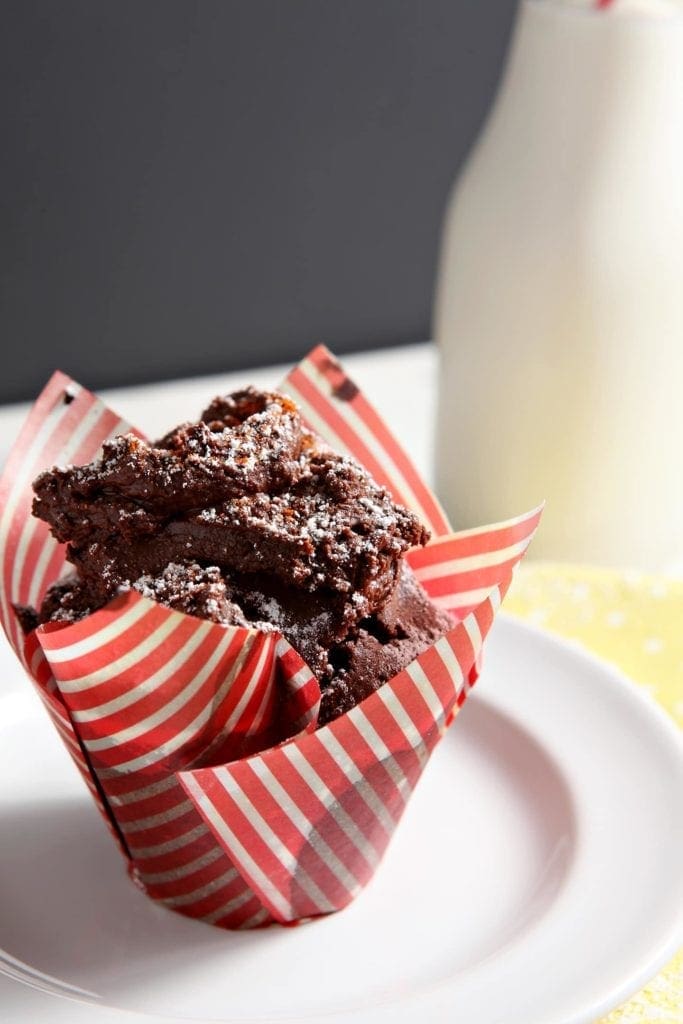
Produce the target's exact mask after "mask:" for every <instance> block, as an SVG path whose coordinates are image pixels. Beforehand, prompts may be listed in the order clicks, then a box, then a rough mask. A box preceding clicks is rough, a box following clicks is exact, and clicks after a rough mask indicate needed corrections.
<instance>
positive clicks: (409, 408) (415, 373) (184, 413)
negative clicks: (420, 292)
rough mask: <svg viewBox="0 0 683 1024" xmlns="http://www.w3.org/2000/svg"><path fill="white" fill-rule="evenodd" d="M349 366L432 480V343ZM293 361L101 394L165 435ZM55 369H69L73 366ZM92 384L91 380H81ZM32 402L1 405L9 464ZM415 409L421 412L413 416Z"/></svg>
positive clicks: (275, 378) (1, 440)
mask: <svg viewBox="0 0 683 1024" xmlns="http://www.w3.org/2000/svg"><path fill="white" fill-rule="evenodd" d="M343 363H344V366H345V368H346V369H347V370H348V371H349V373H350V374H351V376H352V377H353V378H354V379H355V381H356V383H357V384H358V385H359V386H360V388H361V389H362V390H363V392H364V394H365V395H367V397H368V399H369V400H370V401H371V402H372V403H373V404H374V405H375V407H376V408H377V410H378V411H379V413H380V414H381V415H382V416H383V417H384V419H385V420H386V421H387V424H388V425H389V426H390V427H391V430H392V432H393V433H394V434H395V435H396V436H397V437H398V439H399V440H400V441H401V443H402V444H403V445H404V447H405V448H406V450H407V452H408V454H409V455H411V456H412V458H413V460H414V461H415V464H416V466H417V467H418V469H420V471H421V472H422V473H424V475H425V477H426V478H427V479H428V480H429V479H430V478H431V474H432V452H433V448H432V435H433V424H434V419H433V417H434V411H435V409H434V406H435V401H434V400H435V394H436V373H437V358H436V346H435V345H434V344H433V343H429V342H428V343H423V344H419V345H407V346H401V347H400V348H389V349H382V350H379V351H374V352H363V353H360V354H356V355H349V356H344V357H343ZM291 365H292V364H291V363H281V364H279V365H278V366H270V367H265V368H263V367H261V368H259V369H251V370H250V369H246V370H240V371H239V372H237V373H225V374H217V375H214V376H210V377H192V378H188V379H185V380H173V381H166V382H164V383H161V384H144V385H141V386H136V387H127V388H110V389H107V390H103V391H100V392H98V393H99V394H100V395H101V396H102V398H104V400H105V401H106V402H107V404H108V405H110V406H111V407H112V408H113V409H115V410H116V412H118V413H119V414H120V415H121V416H124V417H125V418H126V419H127V420H128V421H129V422H130V423H133V424H134V425H135V426H136V427H138V428H139V429H140V430H142V431H144V432H145V434H147V436H148V437H161V436H163V434H164V433H165V432H166V431H167V430H168V429H169V428H170V427H173V426H175V425H176V424H177V423H180V422H182V421H183V420H190V419H193V418H194V417H196V416H198V415H199V413H200V412H201V410H202V409H203V408H204V407H205V406H206V405H207V404H208V402H209V400H210V399H211V398H213V396H214V395H218V394H221V393H222V394H225V393H226V392H229V391H233V390H234V389H235V388H238V387H243V386H244V385H245V384H254V385H256V386H257V387H263V386H275V385H277V384H279V383H280V381H281V380H282V378H283V377H284V375H285V374H286V373H287V371H288V370H289V369H290V368H291ZM55 369H61V370H64V372H65V373H68V372H69V367H68V366H58V365H56V366H55ZM79 383H80V384H83V385H85V386H86V387H87V386H88V381H87V380H81V381H79ZM29 406H30V403H29V402H25V403H19V404H16V405H5V406H0V463H2V464H4V462H5V459H6V457H7V454H8V452H9V450H10V448H11V447H12V444H13V443H14V440H15V438H16V437H17V434H18V433H19V430H20V428H21V425H22V423H23V421H24V418H25V416H26V414H27V412H28V410H29ZM416 407H419V408H420V410H421V412H420V415H419V416H416V415H413V412H414V410H415V409H416Z"/></svg>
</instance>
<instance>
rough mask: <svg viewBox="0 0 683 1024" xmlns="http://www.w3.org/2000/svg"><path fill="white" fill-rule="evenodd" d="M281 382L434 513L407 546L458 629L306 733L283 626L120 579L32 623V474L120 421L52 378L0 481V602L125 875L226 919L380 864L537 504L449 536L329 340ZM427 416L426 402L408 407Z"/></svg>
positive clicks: (35, 581)
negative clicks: (224, 620) (228, 614)
mask: <svg viewBox="0 0 683 1024" xmlns="http://www.w3.org/2000/svg"><path fill="white" fill-rule="evenodd" d="M282 390H283V391H285V392H287V393H288V394H290V395H291V396H292V397H293V398H294V399H295V400H296V401H297V402H298V403H299V405H300V406H301V408H302V410H303V414H304V416H305V418H306V420H307V422H308V423H309V425H310V426H311V427H312V428H313V429H314V430H316V431H317V432H318V433H319V434H320V435H321V436H322V437H323V438H325V440H326V441H328V443H329V444H331V445H332V446H333V447H334V448H335V449H337V450H338V451H342V452H348V453H349V454H351V455H353V456H354V457H355V458H356V459H358V461H360V462H361V463H362V464H363V465H364V466H365V467H366V468H367V469H368V470H369V472H370V473H371V474H372V476H373V477H374V478H375V480H377V482H378V483H380V484H383V485H384V486H385V487H387V488H388V490H389V491H390V492H391V494H392V496H393V497H394V499H395V500H396V501H398V502H400V503H402V504H404V505H407V506H409V507H410V508H412V509H413V510H414V511H415V512H417V514H418V515H419V516H420V518H421V519H422V520H423V521H424V522H425V523H426V524H427V525H428V526H429V527H430V529H431V531H432V540H431V542H430V543H429V544H428V545H427V547H426V548H423V549H419V550H414V551H411V552H409V553H408V556H407V558H408V561H409V562H410V564H411V566H412V568H413V569H414V571H415V573H416V575H417V576H418V578H419V580H420V581H421V583H422V584H423V586H424V587H425V589H426V590H427V592H428V593H429V595H430V597H431V598H432V600H433V601H434V602H435V603H437V604H439V605H441V606H443V607H445V608H447V609H449V610H450V611H451V612H452V613H453V615H454V616H455V618H456V621H457V625H456V626H455V627H454V628H453V629H451V630H450V632H449V633H447V634H446V635H445V636H443V637H442V638H441V639H440V640H439V641H438V642H437V643H436V644H434V645H433V646H432V647H431V648H429V650H427V651H425V652H424V653H423V654H421V655H420V656H419V657H418V658H417V659H416V660H415V661H413V662H412V663H411V664H410V665H409V666H408V667H407V668H406V669H404V670H403V671H402V672H400V673H399V674H398V675H397V676H395V677H394V678H393V679H392V680H390V681H389V682H388V683H386V684H385V685H384V686H382V687H381V688H380V689H379V690H377V691H376V692H375V693H374V694H372V695H371V696H370V697H368V698H367V699H366V700H364V701H363V702H362V703H361V704H359V705H358V706H357V707H355V708H354V709H353V710H352V711H350V712H349V713H348V714H346V715H343V716H342V717H341V718H338V719H337V720H336V721H334V722H332V723H330V724H329V725H326V726H324V727H322V728H320V729H316V723H317V714H318V708H319V702H320V690H319V686H318V683H317V680H316V679H315V677H314V676H313V674H312V673H311V671H310V669H309V668H308V667H307V665H306V664H305V663H304V662H303V660H302V659H301V657H300V656H299V655H298V654H297V652H296V651H295V650H294V649H293V648H292V647H291V646H290V645H289V644H288V643H287V641H286V640H285V639H284V638H283V637H281V636H279V635H278V634H274V633H261V632H259V631H257V630H253V629H241V628H237V627H224V626H219V625H216V624H214V623H211V622H206V621H203V620H201V619H198V618H195V617H192V616H189V615H185V614H183V613H181V612H177V611H173V610H171V609H169V608H166V607H164V606H163V605H160V604H157V603H156V602H154V601H150V600H148V599H147V598H144V597H142V596H141V595H140V594H138V593H137V592H135V591H133V592H127V593H122V594H120V595H119V596H118V597H116V598H115V599H114V600H113V601H112V602H111V603H110V604H108V605H107V606H106V607H105V608H102V609H101V610H100V611H98V612H95V613H94V614H92V615H90V616H88V617H87V618H85V619H82V620H81V621H80V622H76V623H74V624H69V625H64V624H56V623H55V624H49V625H46V626H42V627H40V628H39V629H38V630H36V631H35V632H34V633H32V634H31V635H30V636H29V637H27V638H24V637H23V636H22V633H21V630H20V629H19V625H18V622H17V620H16V616H15V614H14V612H13V609H12V604H13V603H19V604H30V605H34V606H35V605H36V604H39V603H40V600H41V598H42V596H43V594H44V592H45V589H46V587H47V586H48V585H49V584H50V583H52V582H54V581H55V580H56V579H57V578H58V577H59V575H60V573H61V571H62V569H63V567H64V561H65V556H64V546H63V545H59V544H57V542H56V541H55V540H54V539H53V538H52V536H51V534H50V532H49V530H48V527H47V526H46V524H45V523H43V522H41V521H39V520H37V519H35V518H33V517H32V516H31V502H32V497H33V494H32V489H31V482H32V481H33V479H34V478H35V477H36V475H37V474H38V473H39V472H40V471H41V470H43V469H45V468H47V467H49V466H52V465H54V464H64V463H76V464H78V463H85V462H88V461H90V460H91V459H93V458H95V457H96V456H97V454H98V451H99V449H100V447H101V445H102V442H103V441H105V440H106V439H107V438H110V437H112V436H114V435H116V434H119V433H122V432H125V431H126V430H129V429H131V428H130V427H129V425H128V424H126V423H125V422H123V421H122V420H120V419H119V418H118V417H117V416H116V415H115V414H114V413H113V412H111V410H109V409H107V408H106V406H105V405H104V404H103V403H102V402H101V401H100V400H99V399H97V398H96V397H95V396H94V395H92V394H90V393H89V392H88V391H86V390H85V389H84V388H81V387H80V386H79V385H77V384H75V383H74V382H73V381H71V380H69V378H67V377H65V376H64V375H63V374H61V373H56V374H55V375H54V376H53V377H52V379H51V380H50V382H49V383H48V385H47V387H46V388H45V390H44V391H43V393H42V394H41V396H40V398H39V399H38V401H37V402H36V404H35V406H34V407H33V409H32V410H31V412H30V414H29V417H28V420H27V422H26V424H25V426H24V428H23V430H22V432H21V434H20V436H19V439H18V441H17V443H16V445H15V447H14V449H13V451H12V453H11V455H10V458H9V460H8V463H7V466H6V469H5V472H4V475H3V477H2V480H0V566H1V571H2V587H1V588H0V615H1V616H2V622H3V625H4V628H5V631H6V633H7V636H8V638H9V640H10V643H11V644H12V646H13V648H14V650H15V651H16V653H17V655H18V657H19V658H20V659H21V661H22V662H23V664H24V666H25V667H26V669H27V671H28V672H29V674H30V675H31V677H32V679H33V680H34V683H35V685H36V688H37V690H38V693H39V694H40V697H41V698H42V700H43V703H44V705H45V707H46V709H47V711H48V714H49V715H50V717H51V719H52V722H53V724H54V725H55V728H56V729H57V731H58V732H59V734H60V736H61V737H62V739H63V741H64V743H65V745H66V748H67V750H68V751H69V753H70V754H71V756H72V758H73V760H74V762H75V763H76V766H77V767H78V769H79V771H80V773H81V775H82V776H83V779H84V781H85V783H86V785H87V786H88V789H89V790H90V792H91V793H92V795H93V797H94V799H95V801H96V803H97V805H98V807H99V809H100V811H101V813H102V815H103V817H104V819H105V821H106V822H107V824H108V826H109V828H110V829H111V832H112V834H113V835H114V837H115V839H116V841H117V843H118V845H119V847H120V849H121V851H122V853H123V855H124V857H125V858H126V860H127V863H128V868H129V871H130V873H131V875H132V877H133V878H134V879H135V881H136V882H137V883H138V884H139V885H140V886H141V887H142V888H143V889H144V890H145V891H146V893H147V894H148V895H149V896H150V897H152V898H153V899H155V900H158V901H159V902H161V903H163V904H165V905H166V906H168V907H170V908H172V909H174V910H176V911H179V912H180V913H183V914H186V915H187V916H189V917H193V918H197V919H199V920H203V921H207V922H209V923H211V924H215V925H219V926H221V927H225V928H248V927H254V926H257V925H263V924H268V923H272V922H280V923H282V924H288V923H292V922H295V921H300V920H302V919H304V918H309V917H315V916H317V915H320V914H328V913H331V912H332V911H335V910H340V909H341V908H342V907H344V906H345V905H346V904H347V903H349V902H350V900H352V899H353V898H354V896H355V895H356V894H357V893H358V892H359V891H360V889H361V888H362V887H363V886H364V885H365V884H366V883H367V881H368V880H369V879H370V878H371V876H372V875H373V873H374V871H375V869H376V867H377V865H378V863H379V861H380V859H381V857H382V854H383V852H384V850H385V848H386V846H387V843H388V842H389V840H390V838H391V836H392V834H393V831H394V829H395V827H396V825H397V824H398V821H399V820H400V818H401V815H402V813H403V810H404V808H405V806H406V803H407V800H408V798H409V796H410V794H411V792H412V790H413V788H414V787H415V785H416V783H417V781H418V779H419V777H420V775H421V773H422V770H423V768H424V766H425V764H426V762H427V760H428V759H429V756H430V754H431V752H432V751H433V749H434V747H435V746H436V744H437V743H438V741H439V739H440V738H441V736H442V735H443V733H444V731H445V730H446V728H447V726H448V725H449V724H450V723H451V722H452V720H453V718H454V717H455V715H456V713H457V711H458V709H459V708H460V707H461V706H462V704H463V703H464V701H465V698H466V697H467V694H468V692H469V690H470V688H471V685H472V684H473V682H474V679H475V677H476V664H477V659H478V657H479V654H480V651H481V648H482V644H483V641H484V638H485V636H486V634H487V632H488V630H489V628H490V626H491V623H492V621H493V618H494V616H495V613H496V611H497V609H498V607H499V605H500V602H501V600H502V598H503V596H504V594H505V592H506V590H507V588H508V586H509V584H510V581H511V579H512V574H513V571H514V569H515V567H516V565H517V564H518V562H519V560H520V559H521V557H522V555H523V554H524V551H525V550H526V548H527V546H528V544H529V542H530V540H531V538H532V536H533V534H534V531H535V529H536V526H537V524H538V521H539V518H540V509H536V510H534V511H533V512H531V513H528V514H527V515H523V516H520V517H518V518H516V519H511V520H509V521H508V522H505V523H500V524H498V525H496V526H492V527H482V528H480V529H474V530H468V531H466V532H462V533H455V534H454V533H450V532H449V526H448V522H447V520H446V518H445V516H444V513H443V511H442V510H441V508H440V507H439V504H438V502H437V501H436V499H435V498H434V496H433V494H432V493H431V492H430V490H429V488H428V487H427V486H426V485H425V483H424V482H423V480H422V479H421V478H420V476H419V474H418V473H417V472H416V470H415V468H414V466H413V465H412V464H411V462H410V460H409V459H408V457H407V456H406V454H405V452H404V451H403V450H402V449H401V447H400V446H399V445H398V443H397V442H396V440H395V438H394V437H393V436H392V435H391V433H390V432H389V430H388V429H387V427H386V426H385V424H384V423H383V422H382V420H381V419H380V417H379V416H378V415H377V413H376V412H375V410H374V409H373V408H372V406H371V405H370V404H369V403H368V402H367V400H366V399H365V398H364V397H363V395H362V394H361V393H360V391H359V390H358V388H357V387H356V386H355V384H353V382H352V381H351V380H350V379H349V378H348V377H347V375H346V374H345V372H344V370H343V369H342V367H341V366H340V365H339V363H337V361H336V360H335V359H334V358H333V357H332V356H331V355H330V353H329V352H328V351H327V350H326V349H325V348H323V347H319V348H316V349H314V351H313V352H311V353H310V355H309V356H308V357H307V358H306V359H305V360H304V361H303V362H302V363H301V364H300V365H299V366H297V367H296V368H295V369H294V370H293V371H292V372H291V373H290V374H289V376H288V377H287V378H286V380H285V381H284V383H283V385H282ZM416 414H419V410H418V411H417V412H416Z"/></svg>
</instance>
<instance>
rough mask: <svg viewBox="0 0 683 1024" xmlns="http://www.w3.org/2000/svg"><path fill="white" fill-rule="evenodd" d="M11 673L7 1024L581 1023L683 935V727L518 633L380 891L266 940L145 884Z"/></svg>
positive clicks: (2, 807)
mask: <svg viewBox="0 0 683 1024" xmlns="http://www.w3.org/2000/svg"><path fill="white" fill-rule="evenodd" d="M0 668H1V669H2V674H3V677H4V679H3V691H4V694H5V695H4V696H3V697H2V698H1V699H0V1017H1V1018H2V1020H3V1022H6V1024H15V1022H17V1024H28V1022H29V1021H30V1022H31V1024H46V1022H50V1024H53V1022H58V1021H59V1022H67V1021H68V1022H69V1024H80V1022H87V1024H105V1022H117V1024H133V1022H135V1024H138V1022H140V1024H141V1022H143V1021H144V1022H147V1024H149V1022H150V1021H152V1020H153V1021H161V1020H163V1021H166V1022H167V1024H168V1021H169V1020H180V1019H182V1020H183V1021H184V1022H185V1024H187V1022H188V1021H201V1022H205V1021H230V1022H236V1021H239V1022H242V1024H245V1022H250V1024H251V1022H254V1024H255V1022H263V1021H269V1022H279V1021H285V1020H286V1021H288V1022H290V1024H291V1022H294V1021H296V1022H306V1024H323V1022H326V1024H384V1022H389V1021H390V1022H392V1024H393V1022H400V1024H404V1022H405V1024H408V1022H411V1024H412V1022H414V1021H415V1020H420V1021H421V1022H422V1024H435V1022H442V1021H443V1022H446V1021H449V1022H452V1021H467V1024H494V1022H495V1024H579V1022H589V1021H593V1020H594V1019H595V1018H596V1017H597V1016H599V1015H600V1014H601V1013H603V1012H605V1011H606V1010H608V1009H609V1008H611V1007H612V1006H614V1005H616V1004H618V1003H619V1002H621V1001H622V1000H623V999H625V998H626V997H627V996H628V995H629V994H630V993H631V992H633V991H634V990H636V989H637V988H638V987H639V986H640V985H642V984H643V983H644V982H645V981H646V980H647V979H648V978H649V977H650V976H651V975H652V974H653V973H655V972H656V970H657V969H658V968H659V967H660V966H661V965H662V964H663V963H664V962H665V961H666V959H667V958H668V957H669V956H670V955H671V954H672V953H673V952H674V951H675V949H676V948H677V946H678V945H679V944H680V943H683V750H682V745H681V741H680V738H679V736H678V734H677V731H676V729H675V727H674V726H673V725H672V724H671V723H670V722H669V721H668V719H667V718H666V717H665V716H664V714H663V712H661V711H660V710H659V709H658V708H657V707H656V706H655V705H654V703H653V702H651V701H650V700H649V699H648V698H647V697H646V696H644V695H643V694H642V693H641V692H640V691H639V690H638V689H637V688H636V687H635V686H634V685H633V684H630V683H628V682H627V681H626V680H624V679H622V678H621V677H620V676H619V675H617V674H616V673H615V672H613V671H612V670H611V669H609V668H608V667H606V666H605V665H604V664H602V663H601V662H598V661H596V660H594V659H592V658H590V657H588V656H586V655H585V654H583V653H581V652H580V651H579V650H578V648H575V647H572V646H569V645H566V644H563V643H560V642H558V641H556V640H554V639H551V638H550V637H548V636H546V635H544V634H542V633H540V632H537V631H535V630H532V629H530V628H528V627H525V626H522V625H519V624H517V623H515V622H513V621H512V620H509V619H508V620H506V619H504V618H503V619H502V620H501V621H500V622H499V623H498V624H497V625H496V627H495V629H494V631H493V634H492V637H491V640H490V642H489V644H488V647H487V657H486V666H485V670H484V673H483V676H482V679H481V680H480V682H479V684H478V685H477V689H476V690H475V691H474V694H473V696H472V697H471V699H470V701H468V704H467V705H466V707H465V708H464V710H463V712H462V715H461V717H460V719H459V720H458V721H457V722H456V724H455V725H454V727H453V729H452V730H451V731H450V732H449V734H448V735H447V737H446V739H445V740H444V742H443V743H442V745H441V746H440V748H438V750H437V751H436V754H435V756H434V757H433V758H432V761H431V763H430V765H429V767H428V769H427V771H426V773H425V776H424V778H423V780H422V782H421V783H420V785H419V787H418V790H417V793H416V794H415V796H414V798H413V801H412V803H411V805H410V807H409V808H408V811H407V813H406V816H405V819H404V822H403V824H402V826H401V828H400V829H399V830H398V832H397V835H396V837H395V839H394V841H393V844H392V845H391V847H390V849H389V851H388V853H387V856H386V858H385V861H384V863H383V865H382V867H381V869H380V870H379V872H378V874H377V876H376V878H375V879H374V880H373V882H372V883H371V885H370V886H369V887H368V889H367V890H366V891H365V892H364V893H363V894H361V896H360V897H359V898H358V900H357V901H356V903H355V904H354V905H352V906H351V907H349V908H348V909H347V910H345V911H343V912H342V913H340V914H337V915H333V916H332V917H329V918H326V919H321V920H319V921H317V922H315V923H312V924H308V925H304V926H302V927H299V928H290V929H282V928H270V929H266V930H263V931H257V932H252V933H246V934H231V933H229V932H223V931H219V930H218V929H215V928H211V927H208V926H206V925H203V924H199V923H196V922H193V921H189V920H187V919H184V918H182V917H180V916H178V915H176V914H173V913H171V912H170V911H167V910H164V909H163V908H161V907H158V906H155V905H154V904H153V903H152V902H150V901H149V900H147V899H146V898H145V897H144V896H143V895H142V894H140V893H139V892H138V891H137V890H136V889H135V888H134V887H133V886H132V884H131V883H130V882H129V881H128V879H127V877H126V875H125V873H124V870H123V868H122V864H121V863H120V860H119V854H118V853H117V852H116V850H115V849H114V847H113V845H112V844H111V842H110V840H109V837H108V835H107V833H106V831H105V829H104V828H103V826H102V824H101V822H100V820H99V817H98V814H97V812H96V811H95V809H94V807H92V806H91V803H90V797H89V796H88V795H87V793H86V791H85V790H84V787H83V785H82V782H81V781H80V779H79V778H78V776H77V774H76V772H75V769H74V768H73V767H72V765H71V763H70V762H69V760H68V759H67V756H66V754H65V753H64V751H63V750H62V748H61V745H60V743H59V741H58V740H57V738H56V737H55V736H54V735H53V732H52V728H51V726H50V724H49V723H48V721H47V718H46V716H45V714H44V712H43V710H42V708H41V707H40V706H39V704H38V701H37V699H36V698H35V696H34V695H33V693H32V691H31V688H30V686H29V684H28V683H27V682H26V681H25V680H24V679H22V678H21V677H20V671H19V670H18V668H17V666H16V664H15V663H14V661H13V659H12V655H11V654H10V653H9V651H5V649H4V647H3V649H2V651H0ZM8 681H9V682H8Z"/></svg>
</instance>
